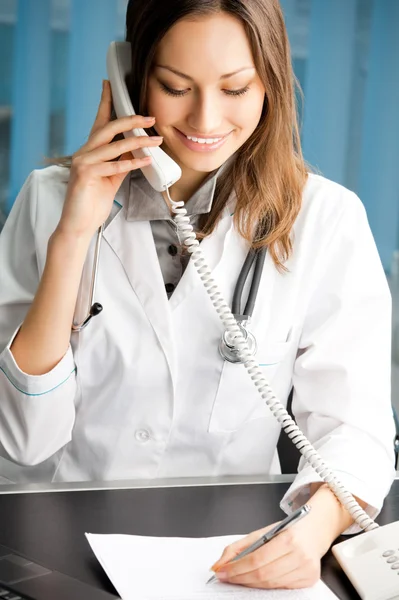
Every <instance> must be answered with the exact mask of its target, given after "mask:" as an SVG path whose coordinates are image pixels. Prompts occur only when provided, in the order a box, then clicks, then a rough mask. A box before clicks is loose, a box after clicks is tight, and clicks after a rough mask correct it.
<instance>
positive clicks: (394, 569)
mask: <svg viewBox="0 0 399 600" xmlns="http://www.w3.org/2000/svg"><path fill="white" fill-rule="evenodd" d="M130 52H131V51H130V44H129V43H128V42H112V43H111V45H110V47H109V50H108V54H107V70H108V77H109V80H110V83H111V90H112V98H113V103H114V108H115V112H116V115H117V116H118V117H123V116H128V115H132V114H135V113H134V110H133V106H132V103H131V101H130V97H129V93H128V90H127V86H126V83H125V82H126V76H127V74H128V73H129V72H130V69H131V66H130V65H131V54H130ZM125 135H126V136H129V135H130V136H132V135H140V136H141V135H147V134H146V133H145V131H144V130H143V129H133V130H132V131H131V132H128V133H125ZM133 154H134V155H135V156H137V157H140V156H148V155H149V154H151V155H152V157H153V161H152V164H151V165H149V166H148V167H144V168H143V169H142V171H143V174H144V175H145V177H146V178H147V180H148V181H149V183H150V184H151V185H152V186H153V188H154V189H155V190H157V191H163V190H165V191H166V193H167V194H168V197H169V200H170V202H171V206H172V211H173V212H174V213H175V214H176V215H177V216H176V217H175V222H176V225H177V227H178V229H179V231H180V234H181V236H182V238H183V239H184V242H185V244H186V246H187V249H188V251H189V252H190V254H192V261H193V263H194V265H195V267H196V269H197V270H198V273H199V276H200V278H201V280H202V281H203V283H204V284H205V288H206V290H207V292H208V294H209V296H210V299H211V301H212V303H213V305H214V307H215V308H216V310H217V312H218V314H219V317H220V318H221V320H222V322H223V324H224V326H225V328H226V331H230V332H232V333H233V334H234V335H235V336H236V337H235V339H236V346H237V348H239V351H240V353H241V356H242V357H243V358H244V359H245V360H244V365H245V367H246V369H247V370H248V372H249V374H250V375H251V378H252V379H253V381H254V383H255V385H256V386H257V388H258V391H259V393H260V395H261V397H262V398H263V400H264V401H265V402H266V404H267V406H268V407H269V408H270V410H271V412H272V413H273V415H274V416H275V417H276V419H277V420H278V422H279V423H280V425H281V426H282V428H283V429H284V431H285V432H286V433H287V434H288V436H289V437H290V438H291V440H292V442H293V444H295V446H297V448H298V450H299V451H300V452H301V453H302V454H303V455H304V456H305V458H306V460H307V461H308V463H309V464H310V465H311V466H312V467H313V468H314V469H315V470H316V471H317V473H318V474H319V475H320V477H321V478H322V479H323V480H324V481H326V482H327V483H328V485H329V486H330V488H331V489H332V490H333V492H334V493H335V495H336V496H337V497H338V499H339V500H340V501H341V503H342V504H343V505H344V506H345V507H346V508H347V509H348V511H349V512H350V514H351V515H352V517H353V518H354V519H355V520H356V522H357V523H358V524H359V525H360V526H361V527H362V528H363V529H364V530H366V533H363V534H362V535H359V536H357V537H355V538H352V539H349V540H346V541H345V542H341V543H340V544H336V545H335V546H333V548H332V552H333V554H334V556H335V557H336V559H337V560H338V562H339V563H340V565H341V567H342V568H343V570H344V571H345V573H346V574H347V576H348V578H349V579H350V580H351V582H352V584H353V585H354V587H355V588H356V589H357V591H358V593H359V596H360V597H361V598H362V600H399V522H396V523H391V524H390V525H384V526H383V527H378V525H377V524H376V523H374V522H373V521H372V520H371V519H370V517H369V516H368V515H367V514H366V513H365V512H364V511H363V510H362V509H361V507H360V506H359V505H358V503H357V502H356V501H355V499H354V498H353V496H352V495H351V494H350V492H348V491H347V490H346V489H345V487H344V486H343V485H342V484H341V483H340V482H339V480H338V479H337V478H336V476H335V475H334V473H333V472H332V471H331V470H330V469H329V467H328V465H327V464H326V463H325V462H324V460H323V459H322V458H321V456H320V455H319V454H318V453H317V452H316V450H315V449H314V448H313V446H312V445H311V444H310V442H309V441H308V440H307V439H306V437H305V436H304V435H303V433H302V432H301V431H300V429H299V428H298V426H297V425H296V423H295V421H293V420H292V419H291V417H290V415H289V414H288V413H287V411H286V410H285V407H284V406H283V405H282V404H281V402H280V401H279V400H277V398H276V397H275V395H274V394H273V391H272V390H271V388H270V386H269V384H268V382H267V381H266V380H265V378H264V377H263V373H262V371H261V370H260V369H259V367H258V365H257V363H256V362H255V361H254V359H253V357H252V355H251V353H250V352H249V350H248V346H247V343H246V341H245V340H244V338H243V336H242V333H241V331H240V329H239V327H238V325H237V322H236V320H235V318H234V316H233V315H232V313H231V311H230V308H229V306H228V305H227V303H226V302H225V300H224V299H223V297H222V295H221V294H220V292H219V290H218V289H217V285H216V282H215V281H214V280H213V277H212V274H211V272H210V270H209V268H208V267H207V265H206V262H205V259H204V257H203V255H202V251H201V248H200V246H199V243H198V241H197V240H196V238H195V234H194V233H193V229H192V226H191V225H190V221H189V218H188V217H187V216H186V211H185V209H184V205H183V203H179V202H177V203H176V202H174V201H173V200H172V199H171V198H170V196H169V190H168V188H169V187H170V186H171V185H172V184H173V183H174V182H175V181H177V180H178V179H179V178H180V177H181V169H180V167H179V166H178V165H177V164H176V163H175V162H174V161H173V160H172V159H171V158H170V157H169V156H168V155H167V154H165V152H163V151H162V150H161V149H160V148H148V149H147V148H144V149H140V150H137V151H134V153H133Z"/></svg>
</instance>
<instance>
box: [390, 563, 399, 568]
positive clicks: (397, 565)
mask: <svg viewBox="0 0 399 600" xmlns="http://www.w3.org/2000/svg"><path fill="white" fill-rule="evenodd" d="M391 569H399V562H397V563H395V564H394V565H391Z"/></svg>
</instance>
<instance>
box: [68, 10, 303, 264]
mask: <svg viewBox="0 0 399 600" xmlns="http://www.w3.org/2000/svg"><path fill="white" fill-rule="evenodd" d="M220 12H226V13H229V14H230V15H232V16H234V17H236V18H238V19H239V20H240V21H241V22H242V23H243V26H244V28H245V31H246V34H247V36H248V40H249V42H250V45H251V49H252V53H253V58H254V62H255V67H256V69H257V72H258V74H259V77H260V78H261V80H262V83H263V85H264V87H265V90H266V95H265V101H264V106H263V111H262V116H261V119H260V122H259V124H258V126H257V128H256V129H255V131H254V132H253V134H252V135H251V136H250V138H249V139H248V140H247V141H246V142H245V143H244V144H243V145H242V146H241V147H240V148H239V149H238V150H237V152H236V153H235V156H234V160H232V161H231V162H229V165H228V167H227V168H226V169H225V170H224V171H223V173H222V174H221V175H220V177H219V178H218V180H217V185H216V190H215V196H214V201H213V205H212V209H211V212H210V213H209V214H207V215H203V217H202V221H201V223H200V225H201V232H200V235H201V237H204V236H206V235H209V234H210V233H211V232H212V231H213V230H214V229H215V227H216V225H217V223H218V220H219V219H220V216H221V214H222V211H223V209H224V207H225V205H226V203H227V200H228V198H229V196H230V194H231V192H232V191H233V190H234V192H235V195H236V205H235V212H234V224H235V227H236V228H237V230H238V231H239V233H240V234H241V235H242V236H243V237H244V238H245V239H246V240H248V242H249V243H250V244H252V245H253V247H255V248H259V247H262V246H267V247H268V248H269V252H270V254H271V256H272V258H273V260H274V262H275V264H276V266H277V267H278V268H279V269H280V270H281V269H282V270H284V266H283V263H284V262H285V261H286V260H287V258H288V257H289V256H290V254H291V252H292V240H291V231H292V227H293V224H294V221H295V219H296V217H297V215H298V212H299V209H300V207H301V199H302V192H303V187H304V185H305V182H306V178H307V166H306V164H305V162H304V159H303V156H302V152H301V147H300V137H299V130H298V120H297V112H296V101H295V89H296V88H297V89H299V85H298V82H297V80H296V78H295V75H294V73H293V69H292V65H291V54H290V47H289V42H288V37H287V32H286V28H285V24H284V18H283V14H282V10H281V6H280V3H279V1H278V0H167V1H164V0H129V4H128V7H127V13H126V41H128V42H130V44H131V48H132V72H131V76H130V78H129V81H128V82H127V83H128V88H129V93H130V96H131V99H132V103H133V106H135V107H139V110H138V113H139V114H142V115H146V114H148V113H147V110H146V96H147V81H148V75H149V73H150V69H151V66H152V61H153V58H154V55H155V51H156V48H157V45H158V43H159V42H160V40H161V39H162V38H163V36H164V35H165V34H166V32H167V31H168V30H169V29H170V28H171V27H172V26H173V25H174V24H175V23H176V22H177V21H179V20H180V19H182V18H187V17H189V18H195V17H200V16H205V15H212V14H215V13H220ZM64 164H65V163H64ZM254 232H258V233H257V234H256V235H255V238H254Z"/></svg>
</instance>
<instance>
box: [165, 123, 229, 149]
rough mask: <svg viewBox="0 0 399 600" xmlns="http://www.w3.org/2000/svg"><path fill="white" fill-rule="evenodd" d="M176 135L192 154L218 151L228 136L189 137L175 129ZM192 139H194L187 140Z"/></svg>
mask: <svg viewBox="0 0 399 600" xmlns="http://www.w3.org/2000/svg"><path fill="white" fill-rule="evenodd" d="M175 131H176V134H177V136H178V138H179V139H180V141H181V142H182V143H183V144H184V145H185V146H186V148H189V149H190V150H192V151H193V152H212V151H214V150H218V149H219V148H220V147H221V146H223V144H224V143H225V141H226V139H227V137H228V136H229V134H228V133H227V134H224V135H214V136H209V135H208V136H203V137H200V136H194V135H193V136H191V135H190V136H189V137H187V135H186V134H184V133H182V132H181V131H180V130H179V129H176V128H175ZM189 138H194V139H189Z"/></svg>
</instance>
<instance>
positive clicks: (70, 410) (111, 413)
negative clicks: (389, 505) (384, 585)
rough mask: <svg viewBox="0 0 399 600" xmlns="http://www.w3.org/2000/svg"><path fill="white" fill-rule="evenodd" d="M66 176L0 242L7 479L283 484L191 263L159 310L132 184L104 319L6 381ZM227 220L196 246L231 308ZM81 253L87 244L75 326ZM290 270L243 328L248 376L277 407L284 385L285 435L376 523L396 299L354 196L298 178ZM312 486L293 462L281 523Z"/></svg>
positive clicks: (388, 451) (108, 235) (258, 414)
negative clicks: (299, 440) (289, 427)
mask: <svg viewBox="0 0 399 600" xmlns="http://www.w3.org/2000/svg"><path fill="white" fill-rule="evenodd" d="M67 178H68V170H67V169H64V168H60V167H49V168H46V169H43V170H37V171H34V172H33V173H32V174H31V175H30V176H29V178H28V180H27V182H26V183H25V185H24V187H23V188H22V190H21V192H20V194H19V197H18V199H17V200H16V203H15V205H14V207H13V209H12V211H11V214H10V216H9V219H8V222H7V223H6V225H5V228H4V230H3V232H2V235H1V236H0V258H1V285H0V352H1V354H0V442H1V444H0V454H1V457H0V475H1V477H2V481H3V482H6V481H13V482H32V481H49V482H59V481H82V480H115V479H134V478H140V479H146V478H154V477H162V478H168V477H192V476H222V475H252V474H253V475H256V474H267V473H278V472H279V463H278V458H277V453H276V442H277V439H278V436H279V432H280V428H279V425H278V423H277V422H276V421H275V419H274V417H273V416H272V415H271V413H270V411H269V409H268V408H267V407H266V405H265V404H264V402H263V401H262V399H261V398H260V396H259V395H258V392H257V390H256V388H255V386H254V385H253V383H252V382H251V380H250V379H249V377H248V374H247V372H246V370H245V367H244V366H242V365H234V364H229V363H227V362H224V361H223V360H222V359H221V357H220V356H219V354H218V344H219V340H220V337H221V335H222V332H223V327H222V324H221V322H220V320H219V317H218V315H217V314H216V312H215V310H214V308H213V306H212V304H211V302H210V300H209V298H208V297H207V293H206V291H205V289H204V287H203V285H202V283H201V281H200V279H199V276H198V274H197V272H196V270H195V268H194V265H193V264H192V262H191V261H190V263H189V265H188V267H187V269H186V271H185V273H184V275H183V277H182V279H181V281H180V282H179V284H178V286H177V288H176V290H175V292H174V293H173V295H172V297H171V299H170V300H169V301H168V300H167V295H166V292H165V287H164V282H163V279H162V274H161V270H160V266H159V262H158V259H157V254H156V250H155V245H154V241H153V237H152V233H151V228H150V224H149V223H148V222H137V221H129V201H130V202H134V198H130V200H129V179H130V178H129V177H127V178H126V179H125V181H124V183H123V185H122V187H121V188H120V190H119V192H118V194H117V197H116V202H115V203H114V208H113V211H112V213H111V216H110V219H109V220H108V222H107V226H106V228H105V232H104V242H103V245H102V249H101V262H100V269H99V276H98V283H97V292H96V300H97V301H99V302H101V303H102V304H103V306H104V310H103V312H102V313H101V314H100V315H98V316H97V317H95V318H94V319H93V320H92V322H91V323H90V325H89V326H88V327H87V329H84V330H83V331H82V332H81V333H80V334H76V333H74V334H72V336H71V344H70V347H69V349H68V351H67V353H66V354H65V356H64V357H63V359H62V360H61V361H60V362H59V364H57V366H56V367H55V368H54V369H53V370H52V371H50V372H49V373H47V374H44V375H40V376H31V375H27V374H25V373H23V372H22V371H21V370H20V369H19V368H18V366H17V364H16V363H15V361H14V359H13V356H12V354H11V352H10V350H9V346H10V344H11V341H12V338H13V336H14V334H15V333H16V331H17V330H18V328H19V326H20V324H21V322H22V321H23V319H24V317H25V314H26V312H27V309H28V307H29V305H30V303H31V301H32V299H33V297H34V295H35V292H36V288H37V285H38V282H39V279H40V276H41V274H42V271H43V268H44V264H45V260H46V250H47V241H48V238H49V236H50V234H51V233H52V232H53V230H54V229H55V227H56V225H57V222H58V220H59V218H60V214H61V209H62V205H63V201H64V196H65V190H66V182H67ZM120 205H122V207H121V206H120ZM232 210H233V209H232V206H231V205H230V206H229V207H226V210H225V212H224V216H223V218H222V220H221V221H220V224H219V226H218V228H217V230H216V231H215V232H214V233H213V234H212V235H211V236H209V237H208V238H206V239H205V240H204V241H203V242H202V244H201V245H202V249H203V252H204V254H205V257H206V259H207V261H208V263H209V265H210V267H211V269H212V271H213V273H214V276H215V278H216V280H217V282H218V284H219V287H220V289H221V291H222V292H223V294H224V297H225V298H226V300H227V301H228V303H229V304H230V305H231V299H232V294H233V289H234V286H235V284H236V281H237V277H238V274H239V271H240V268H241V266H242V263H243V261H244V259H245V256H246V253H247V247H246V243H245V242H244V241H243V240H242V239H241V238H240V237H239V235H238V234H237V232H236V231H235V229H234V228H233V219H232V216H231V213H232ZM93 248H94V240H93V244H92V247H91V251H90V253H89V257H88V260H87V261H86V267H85V271H84V274H83V277H82V282H83V283H82V285H81V293H80V296H79V298H78V303H77V310H76V319H77V320H79V319H82V318H83V317H84V316H85V314H86V310H87V302H88V292H89V283H90V277H91V268H92V253H93ZM286 266H287V268H288V272H287V273H284V274H281V273H279V272H278V271H277V270H276V268H275V266H274V264H273V262H272V260H271V257H270V255H268V256H267V258H266V262H265V266H264V272H263V276H262V280H261V284H260V289H259V294H258V298H257V302H256V306H255V310H254V314H253V319H252V324H251V330H252V331H253V333H254V334H255V336H256V339H257V343H258V354H257V357H258V361H259V364H260V365H262V369H263V371H264V375H265V377H266V378H267V379H268V380H269V381H270V383H271V385H272V387H273V389H274V390H275V393H276V394H277V396H278V397H279V398H280V399H281V401H282V402H283V403H284V404H286V401H287V396H288V394H289V391H290V389H291V386H292V385H293V386H294V390H295V395H294V401H293V411H294V414H295V417H296V419H297V422H298V425H299V426H300V427H301V428H302V429H303V431H304V433H305V435H306V436H307V437H308V438H309V439H310V441H311V442H312V443H313V444H314V445H315V447H316V449H317V450H318V451H319V452H320V454H321V455H322V456H323V458H324V459H325V460H326V461H327V462H328V463H329V465H330V466H331V467H332V468H333V469H334V470H335V471H336V472H337V475H338V477H339V478H340V479H341V481H342V482H343V483H344V484H345V485H346V486H347V487H348V488H349V489H350V490H351V491H352V493H354V494H356V495H358V496H359V497H360V498H362V499H364V500H365V501H367V502H368V503H369V508H368V511H369V513H370V514H371V515H372V516H375V515H376V514H377V512H378V510H379V509H380V508H381V505H382V502H383V499H384V497H385V495H386V494H387V492H388V490H389V487H390V485H391V482H392V479H393V477H394V470H393V437H394V428H393V420H392V411H391V407H390V330H391V302H390V294H389V290H388V286H387V282H386V278H385V274H384V272H383V269H382V266H381V263H380V260H379V257H378V253H377V250H376V247H375V244H374V241H373V238H372V235H371V232H370V229H369V226H368V223H367V219H366V214H365V210H364V208H363V206H362V204H361V202H360V200H359V199H358V198H357V197H356V196H355V194H353V193H352V192H350V191H348V190H346V189H345V188H343V187H342V186H340V185H338V184H336V183H333V182H331V181H328V180H327V179H325V178H323V177H321V176H317V175H310V176H309V180H308V183H307V185H306V188H305V191H304V196H303V206H302V209H301V211H300V214H299V216H298V218H297V220H296V223H295V227H294V251H293V254H292V256H291V258H290V259H289V260H288V262H287V263H286ZM244 298H246V293H244ZM318 480H319V478H318V476H317V475H316V474H315V472H314V471H313V470H312V468H310V467H308V466H306V464H304V463H303V461H301V465H300V472H299V474H298V476H297V477H296V479H295V481H294V483H293V484H292V486H291V487H290V489H289V491H288V492H287V494H286V495H285V497H284V498H283V501H282V507H283V509H284V510H286V511H289V510H290V508H292V507H293V506H295V505H297V504H299V503H301V502H303V501H304V500H305V499H306V497H307V493H308V488H309V484H310V483H311V482H312V481H318Z"/></svg>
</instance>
